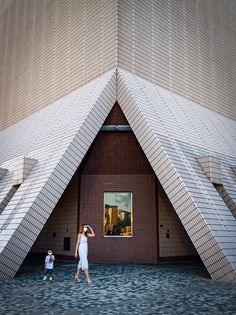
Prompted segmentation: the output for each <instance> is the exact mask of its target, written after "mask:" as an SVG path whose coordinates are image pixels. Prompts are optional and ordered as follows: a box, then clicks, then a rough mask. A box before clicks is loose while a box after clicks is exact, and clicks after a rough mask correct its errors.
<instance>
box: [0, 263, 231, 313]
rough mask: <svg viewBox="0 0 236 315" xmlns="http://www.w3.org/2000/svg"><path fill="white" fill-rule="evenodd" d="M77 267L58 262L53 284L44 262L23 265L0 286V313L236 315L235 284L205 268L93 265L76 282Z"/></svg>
mask: <svg viewBox="0 0 236 315" xmlns="http://www.w3.org/2000/svg"><path fill="white" fill-rule="evenodd" d="M76 267H77V264H76V263H73V262H70V261H68V262H66V261H60V260H57V263H56V266H55V272H54V276H53V281H43V280H42V278H43V263H42V262H35V261H34V262H31V263H25V264H23V266H22V267H21V269H20V270H19V272H18V274H17V275H16V277H15V278H14V279H7V280H2V281H1V282H0V290H1V295H0V314H8V315H16V314H17V315H21V314H22V315H28V314H29V315H36V314H43V313H45V314H49V315H55V314H57V315H58V314H60V315H92V314H96V315H118V314H119V315H126V314H132V315H136V314H137V315H141V314H142V315H185V314H186V315H213V314H214V315H236V303H235V299H236V283H223V282H216V281H213V280H211V279H210V278H209V276H208V274H207V272H206V270H205V269H204V267H203V265H201V264H200V263H192V264H189V263H188V264H186V263H185V264H184V263H182V264H159V265H135V264H134V265H133V264H127V265H124V264H122V265H117V264H116V265H112V264H105V265H101V264H91V265H90V274H91V278H92V280H93V283H92V285H88V284H87V283H86V282H85V281H84V278H83V277H82V281H81V282H79V283H78V282H75V281H74V273H75V270H76Z"/></svg>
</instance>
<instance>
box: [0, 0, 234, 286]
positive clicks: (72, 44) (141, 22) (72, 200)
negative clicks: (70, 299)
mask: <svg viewBox="0 0 236 315" xmlns="http://www.w3.org/2000/svg"><path fill="white" fill-rule="evenodd" d="M235 30H236V3H235V1H234V0H227V1H226V0H208V1H199V0H181V1H179V0H171V1H170V0H163V1H157V0H150V1H148V0H143V1H139V0H112V1H110V0H97V1H92V0H87V1H83V0H76V1H75V0H60V1H57V0H42V1H38V0H24V1H17V0H1V1H0V278H9V277H14V275H15V274H16V272H17V271H18V269H19V267H20V266H21V264H22V262H23V261H24V259H25V257H26V256H27V255H28V254H29V253H45V252H46V251H47V249H48V247H51V248H53V251H54V253H55V255H57V256H59V255H62V256H68V257H72V256H73V254H74V248H75V242H76V237H77V233H78V229H79V225H80V224H82V223H88V224H90V225H91V226H93V227H94V230H95V232H96V237H95V238H94V239H93V240H91V243H90V251H89V255H90V256H89V259H90V261H92V262H107V263H108V262H114V263H120V262H123V263H155V264H158V263H159V262H161V261H174V260H176V259H181V258H182V259H188V258H192V257H199V258H200V259H201V260H202V262H203V264H204V265H205V266H206V268H207V270H208V272H209V274H210V276H211V277H212V279H215V280H221V281H236V254H235V253H236V107H235V100H236V89H235V84H236V62H235V60H236V44H235V43H236V32H235ZM105 192H117V193H119V192H120V193H123V192H130V193H131V194H132V216H131V217H130V218H129V213H128V212H127V213H126V212H125V211H120V212H119V209H120V210H124V209H123V208H122V207H120V208H117V210H115V207H113V206H116V205H115V204H113V203H104V193H105ZM105 204H107V205H109V207H108V206H105ZM110 209H112V210H110ZM104 211H105V213H106V211H107V219H109V220H111V221H112V222H110V223H111V224H110V225H112V224H113V226H114V225H115V224H114V223H115V222H114V221H115V220H116V218H117V217H119V216H122V220H121V221H124V220H125V221H127V222H128V220H129V219H130V220H131V221H130V223H132V224H131V225H128V223H127V224H124V226H123V227H121V228H123V229H124V230H122V231H121V230H120V231H119V233H120V234H122V233H124V234H126V235H123V236H122V235H120V236H122V237H108V236H107V235H104ZM116 211H117V212H119V213H116ZM108 214H109V215H108ZM116 223H117V222H116ZM128 226H131V228H128ZM125 227H127V228H126V230H125ZM129 229H130V230H129ZM107 231H108V230H106V233H107ZM127 234H130V235H127ZM124 236H128V237H124ZM65 244H66V245H65ZM137 244H138V250H137Z"/></svg>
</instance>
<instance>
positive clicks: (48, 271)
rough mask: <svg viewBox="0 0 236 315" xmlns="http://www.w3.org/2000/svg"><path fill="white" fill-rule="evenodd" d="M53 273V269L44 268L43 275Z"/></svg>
mask: <svg viewBox="0 0 236 315" xmlns="http://www.w3.org/2000/svg"><path fill="white" fill-rule="evenodd" d="M52 273H53V269H45V271H44V274H45V276H51V275H52Z"/></svg>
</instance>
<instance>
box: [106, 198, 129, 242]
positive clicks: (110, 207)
mask: <svg viewBox="0 0 236 315" xmlns="http://www.w3.org/2000/svg"><path fill="white" fill-rule="evenodd" d="M132 222H133V210H132V193H131V192H104V218H103V226H104V231H103V235H104V236H106V237H109V236H119V237H131V236H132V233H133V227H132Z"/></svg>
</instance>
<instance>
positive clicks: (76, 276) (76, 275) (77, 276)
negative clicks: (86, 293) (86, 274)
mask: <svg viewBox="0 0 236 315" xmlns="http://www.w3.org/2000/svg"><path fill="white" fill-rule="evenodd" d="M79 276H80V267H78V268H77V271H76V274H75V280H77V281H79Z"/></svg>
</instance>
